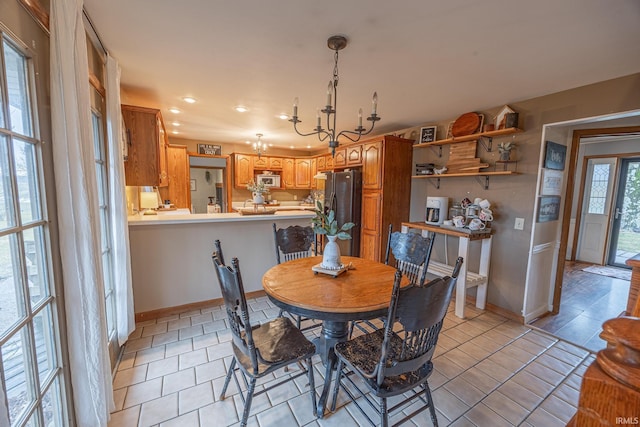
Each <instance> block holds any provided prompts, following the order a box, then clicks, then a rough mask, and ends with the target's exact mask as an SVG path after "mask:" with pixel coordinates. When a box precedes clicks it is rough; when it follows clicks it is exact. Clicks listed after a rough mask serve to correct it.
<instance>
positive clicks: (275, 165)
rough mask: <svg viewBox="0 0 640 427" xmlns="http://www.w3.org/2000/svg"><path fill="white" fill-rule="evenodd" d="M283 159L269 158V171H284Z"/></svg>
mask: <svg viewBox="0 0 640 427" xmlns="http://www.w3.org/2000/svg"><path fill="white" fill-rule="evenodd" d="M282 160H283V159H282V158H281V157H270V158H269V169H275V170H282V167H283V162H282Z"/></svg>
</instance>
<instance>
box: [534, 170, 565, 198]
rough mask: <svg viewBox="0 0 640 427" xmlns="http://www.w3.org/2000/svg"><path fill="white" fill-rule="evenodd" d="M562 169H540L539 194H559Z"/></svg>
mask: <svg viewBox="0 0 640 427" xmlns="http://www.w3.org/2000/svg"><path fill="white" fill-rule="evenodd" d="M562 176H563V173H562V171H559V170H554V169H542V180H541V182H540V194H541V195H542V196H559V195H560V194H561V193H562Z"/></svg>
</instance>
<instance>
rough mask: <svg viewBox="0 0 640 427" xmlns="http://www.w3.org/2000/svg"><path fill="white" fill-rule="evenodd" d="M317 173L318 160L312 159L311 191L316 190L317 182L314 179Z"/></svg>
mask: <svg viewBox="0 0 640 427" xmlns="http://www.w3.org/2000/svg"><path fill="white" fill-rule="evenodd" d="M317 173H318V159H317V158H316V157H313V158H312V159H311V189H312V190H315V189H317V188H318V180H317V179H315V178H314V176H316V174H317Z"/></svg>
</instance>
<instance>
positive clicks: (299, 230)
mask: <svg viewBox="0 0 640 427" xmlns="http://www.w3.org/2000/svg"><path fill="white" fill-rule="evenodd" d="M273 237H274V242H275V246H276V261H277V263H278V264H280V263H281V262H286V261H291V260H294V259H299V258H306V257H310V256H314V255H315V254H314V252H315V248H314V243H315V241H316V238H315V233H314V232H313V228H311V227H302V226H299V225H292V226H289V227H287V228H280V229H277V228H276V224H275V223H274V224H273Z"/></svg>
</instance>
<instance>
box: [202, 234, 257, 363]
mask: <svg viewBox="0 0 640 427" xmlns="http://www.w3.org/2000/svg"><path fill="white" fill-rule="evenodd" d="M212 259H213V265H214V266H215V270H216V275H217V276H218V283H219V284H220V291H221V292H222V299H223V300H224V306H225V310H226V312H227V319H228V321H229V329H231V335H232V338H233V344H234V346H235V347H236V348H237V349H238V350H240V351H241V352H242V353H243V354H244V355H245V356H246V357H247V358H248V359H249V360H251V364H252V367H253V370H254V372H255V373H257V372H258V355H257V352H256V348H255V344H254V342H253V335H252V328H251V321H250V319H249V310H248V308H247V299H246V297H245V294H244V285H243V283H242V275H241V274H240V264H239V262H238V258H233V259H232V260H231V266H227V265H225V264H224V256H223V255H222V248H221V245H220V241H219V240H216V241H215V250H214V252H213V255H212Z"/></svg>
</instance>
